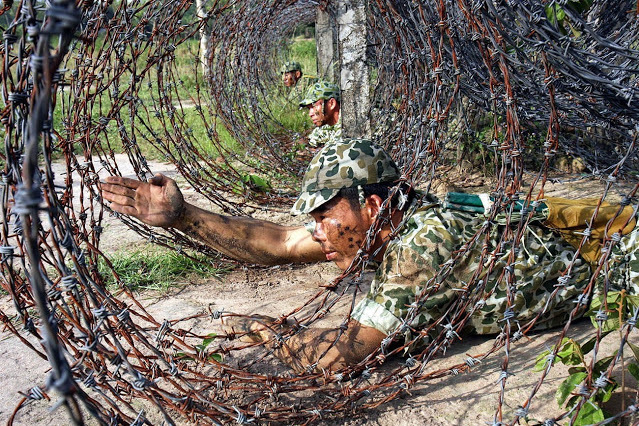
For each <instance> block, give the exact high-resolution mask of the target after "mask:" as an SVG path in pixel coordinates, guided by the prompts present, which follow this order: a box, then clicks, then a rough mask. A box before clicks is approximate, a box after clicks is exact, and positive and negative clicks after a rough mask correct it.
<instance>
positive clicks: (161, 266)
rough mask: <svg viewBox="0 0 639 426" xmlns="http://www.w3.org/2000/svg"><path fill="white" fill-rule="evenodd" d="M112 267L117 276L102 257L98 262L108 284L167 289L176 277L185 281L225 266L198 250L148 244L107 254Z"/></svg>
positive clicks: (213, 272)
mask: <svg viewBox="0 0 639 426" xmlns="http://www.w3.org/2000/svg"><path fill="white" fill-rule="evenodd" d="M110 260H111V263H112V265H113V269H114V271H115V273H116V274H117V276H118V277H119V279H117V278H116V277H115V276H113V275H109V271H110V269H109V268H108V267H107V265H106V263H105V261H101V262H100V264H99V271H100V273H101V274H102V275H103V276H109V278H108V280H107V285H110V286H115V285H116V283H117V282H118V281H120V282H121V283H124V285H126V286H127V287H129V288H131V289H133V290H138V289H145V290H159V291H168V290H169V289H170V288H171V287H172V286H174V285H175V283H176V282H177V281H179V280H184V281H188V280H189V279H190V278H193V277H203V276H211V275H221V274H224V273H226V272H228V271H229V268H228V267H222V266H220V265H217V264H215V263H214V262H213V261H212V260H211V259H210V258H208V257H207V256H204V255H201V254H194V255H191V256H185V255H184V253H177V252H175V251H168V250H166V249H159V248H157V247H154V246H148V247H145V248H141V249H136V250H133V251H119V252H116V253H114V254H113V255H112V256H110Z"/></svg>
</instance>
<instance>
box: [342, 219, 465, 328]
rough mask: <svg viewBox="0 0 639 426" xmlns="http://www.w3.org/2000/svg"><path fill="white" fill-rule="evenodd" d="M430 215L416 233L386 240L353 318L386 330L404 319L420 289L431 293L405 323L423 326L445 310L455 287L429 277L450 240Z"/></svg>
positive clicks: (448, 249)
mask: <svg viewBox="0 0 639 426" xmlns="http://www.w3.org/2000/svg"><path fill="white" fill-rule="evenodd" d="M433 219H434V220H433V221H428V222H430V223H422V224H420V225H421V227H420V230H419V232H417V233H416V235H415V234H410V235H408V236H407V238H403V239H402V240H395V241H393V242H392V243H391V244H389V247H388V249H387V251H386V254H385V256H384V260H383V261H382V263H381V265H380V267H379V268H378V270H377V272H376V275H375V279H374V280H373V282H372V284H371V290H370V292H369V293H368V295H367V297H366V299H364V300H363V301H361V302H360V303H359V304H358V305H357V306H356V308H355V310H354V312H353V318H354V319H356V320H357V321H359V322H360V323H362V324H364V325H367V326H369V327H374V328H376V329H377V330H379V331H381V332H382V333H385V334H389V333H391V332H392V331H393V330H395V329H396V328H397V327H398V326H399V325H401V324H402V323H403V322H404V320H405V319H406V318H407V316H408V313H409V309H410V308H411V305H412V304H413V303H414V302H415V295H416V294H417V293H419V292H421V291H422V290H423V289H425V291H426V292H431V294H430V296H429V297H428V299H427V300H426V302H425V304H424V305H423V308H422V309H420V311H419V313H418V314H417V315H416V316H415V318H414V319H413V320H412V321H411V322H410V323H409V325H410V326H413V327H415V326H419V327H420V328H423V327H424V326H426V325H429V324H431V323H432V322H433V321H435V320H437V319H439V318H440V317H441V316H442V315H444V314H445V312H446V309H447V307H448V305H449V304H450V302H451V301H452V300H453V298H454V293H455V291H454V289H453V288H452V287H451V285H450V284H449V282H448V281H446V282H444V283H442V284H441V285H440V286H439V287H433V286H434V285H436V284H435V283H434V282H429V281H430V280H431V278H432V277H433V276H434V271H436V270H437V269H438V268H439V265H440V264H441V263H442V262H441V261H442V260H444V259H447V258H448V257H450V255H451V253H452V249H453V245H454V243H453V238H451V237H450V234H449V233H448V231H447V230H446V228H445V227H444V226H443V225H442V223H441V222H440V221H438V220H437V219H436V218H433ZM415 237H417V238H415ZM425 237H426V238H425Z"/></svg>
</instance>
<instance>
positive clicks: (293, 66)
mask: <svg viewBox="0 0 639 426" xmlns="http://www.w3.org/2000/svg"><path fill="white" fill-rule="evenodd" d="M280 72H281V73H282V83H284V86H286V87H295V86H296V85H297V82H298V81H299V80H300V79H301V78H302V75H303V73H302V65H301V64H300V63H299V62H294V61H289V62H285V63H284V65H282V68H281V69H280Z"/></svg>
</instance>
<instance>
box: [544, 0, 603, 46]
mask: <svg viewBox="0 0 639 426" xmlns="http://www.w3.org/2000/svg"><path fill="white" fill-rule="evenodd" d="M592 1H593V0H569V1H568V2H566V6H567V7H570V8H572V9H573V10H574V11H575V12H577V13H579V14H582V13H585V12H588V10H589V9H590V6H592ZM546 17H547V18H548V20H549V21H550V22H551V23H552V24H553V25H555V26H556V27H557V28H558V29H559V31H560V32H561V33H562V34H564V35H567V34H572V36H573V37H579V36H580V35H581V32H580V31H579V30H578V29H577V28H576V27H575V26H574V25H573V23H572V22H571V21H570V19H569V17H568V14H567V13H566V9H565V6H561V5H560V4H559V2H550V4H549V5H548V6H546Z"/></svg>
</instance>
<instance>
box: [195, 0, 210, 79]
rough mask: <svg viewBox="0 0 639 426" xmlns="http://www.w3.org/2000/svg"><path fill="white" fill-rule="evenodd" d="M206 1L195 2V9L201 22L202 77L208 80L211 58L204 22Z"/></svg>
mask: <svg viewBox="0 0 639 426" xmlns="http://www.w3.org/2000/svg"><path fill="white" fill-rule="evenodd" d="M205 3H206V0H195V8H196V13H197V17H198V19H199V20H200V23H201V25H202V26H201V27H200V64H201V65H202V75H203V76H204V78H205V79H206V78H207V77H208V76H209V66H208V58H209V38H208V33H207V31H206V23H205V22H202V21H206V17H207V16H206V8H205V7H204V4H205Z"/></svg>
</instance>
